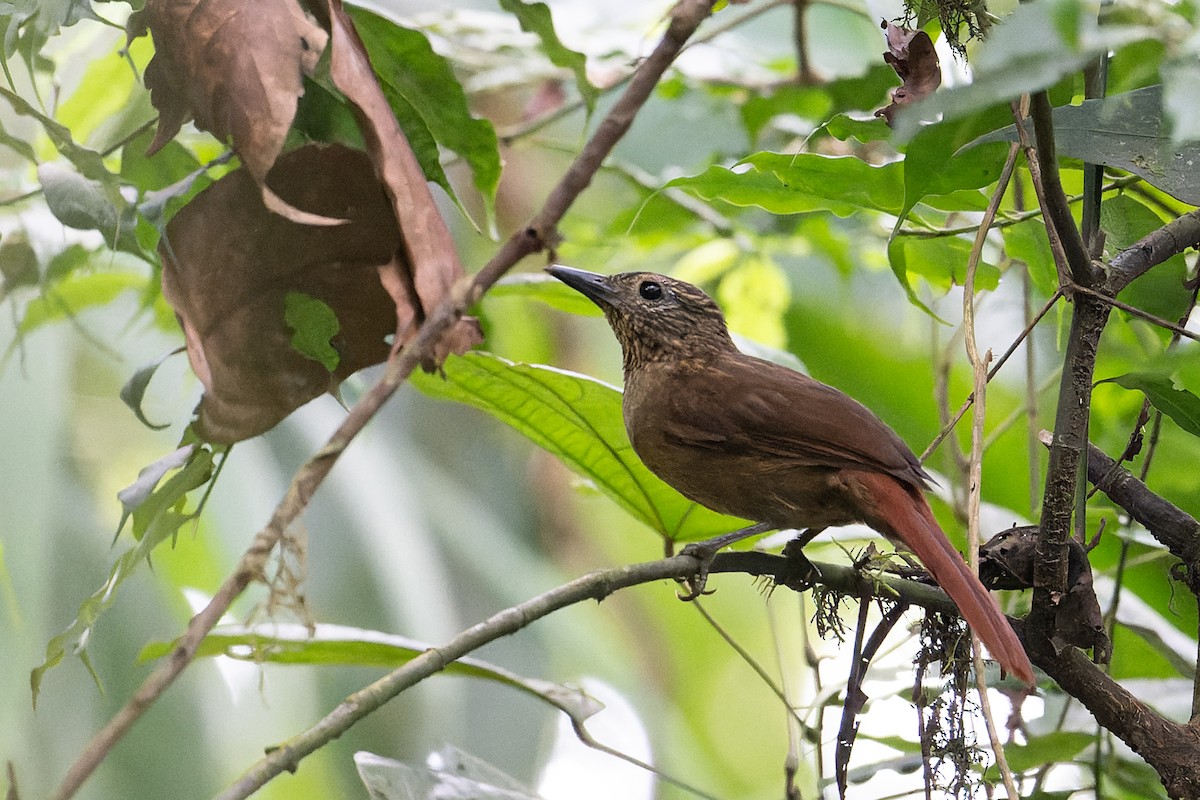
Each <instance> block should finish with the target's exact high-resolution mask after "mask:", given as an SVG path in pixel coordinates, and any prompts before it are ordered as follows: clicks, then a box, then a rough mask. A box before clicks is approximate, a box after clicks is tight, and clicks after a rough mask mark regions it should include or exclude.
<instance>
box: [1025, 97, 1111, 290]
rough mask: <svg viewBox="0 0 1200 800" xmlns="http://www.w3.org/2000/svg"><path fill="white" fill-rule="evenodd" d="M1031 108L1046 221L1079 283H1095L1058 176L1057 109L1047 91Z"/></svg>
mask: <svg viewBox="0 0 1200 800" xmlns="http://www.w3.org/2000/svg"><path fill="white" fill-rule="evenodd" d="M1029 110H1030V116H1031V118H1032V119H1033V135H1034V139H1035V141H1036V143H1037V153H1038V160H1039V162H1040V166H1041V169H1040V170H1039V171H1038V174H1037V175H1036V176H1035V182H1037V183H1040V184H1041V191H1040V192H1039V193H1038V196H1039V200H1041V202H1042V208H1043V209H1044V210H1045V214H1046V224H1047V226H1048V227H1049V226H1053V227H1054V231H1055V232H1056V233H1057V234H1058V239H1059V241H1060V242H1061V243H1062V248H1063V253H1064V254H1065V255H1066V259H1067V267H1068V268H1069V270H1070V272H1071V277H1072V279H1074V281H1075V283H1078V284H1082V285H1083V286H1093V285H1094V284H1095V283H1096V281H1097V278H1098V277H1099V274H1098V272H1097V270H1096V269H1095V268H1093V267H1092V260H1091V258H1089V257H1088V253H1087V249H1086V248H1085V247H1084V246H1083V239H1082V237H1080V235H1079V228H1078V227H1076V226H1075V218H1074V217H1073V216H1072V215H1071V206H1070V205H1069V204H1068V203H1067V195H1066V192H1064V191H1063V188H1062V182H1061V181H1060V180H1059V176H1058V164H1057V157H1056V155H1055V145H1054V117H1053V112H1054V109H1053V108H1051V107H1050V97H1049V95H1047V94H1046V92H1044V91H1041V92H1038V93H1036V94H1034V95H1032V96H1031V97H1030V109H1029Z"/></svg>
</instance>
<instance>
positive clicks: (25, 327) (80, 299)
mask: <svg viewBox="0 0 1200 800" xmlns="http://www.w3.org/2000/svg"><path fill="white" fill-rule="evenodd" d="M148 280H149V279H148V278H147V277H146V276H145V275H144V274H141V273H139V272H135V271H132V270H128V271H127V270H114V271H106V272H93V273H90V274H71V275H69V276H68V277H66V278H64V279H63V280H61V281H58V282H57V283H54V284H53V285H49V286H47V287H46V290H45V292H44V293H43V294H42V296H41V297H39V298H37V299H36V300H32V301H30V302H29V304H28V305H26V306H25V313H24V315H23V316H22V317H21V324H20V326H19V327H18V329H17V330H18V332H19V333H20V335H21V336H27V335H28V334H30V333H32V332H33V331H34V330H36V329H37V328H40V327H41V326H43V325H45V324H46V323H48V322H56V321H58V320H62V319H66V318H68V317H71V316H74V315H75V314H77V313H78V312H80V311H82V310H84V309H85V308H91V307H94V306H102V305H107V304H108V303H110V302H112V301H113V300H114V299H115V298H116V297H118V296H119V295H121V294H123V293H124V292H127V291H130V290H133V289H137V290H143V289H145V288H146V285H147V282H148Z"/></svg>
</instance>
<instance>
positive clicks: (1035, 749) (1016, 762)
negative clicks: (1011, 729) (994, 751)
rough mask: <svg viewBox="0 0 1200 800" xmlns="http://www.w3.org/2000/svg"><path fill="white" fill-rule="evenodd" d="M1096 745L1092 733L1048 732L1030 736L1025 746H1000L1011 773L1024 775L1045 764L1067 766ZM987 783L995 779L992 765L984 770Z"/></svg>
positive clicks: (994, 769)
mask: <svg viewBox="0 0 1200 800" xmlns="http://www.w3.org/2000/svg"><path fill="white" fill-rule="evenodd" d="M1095 743H1096V736H1095V734H1091V733H1079V732H1076V731H1052V732H1051V733H1046V734H1042V735H1040V736H1033V737H1030V739H1029V741H1028V742H1026V743H1025V744H1010V745H1005V747H1004V757H1005V758H1006V759H1007V760H1008V766H1009V767H1011V768H1012V771H1013V772H1017V773H1020V772H1025V771H1026V770H1031V769H1036V768H1037V767H1041V766H1044V765H1046V764H1055V763H1070V762H1071V761H1073V760H1075V759H1076V758H1077V757H1078V756H1079V754H1080V753H1082V752H1083V751H1084V749H1085V748H1087V747H1088V746H1089V745H1092V744H1095ZM988 777H989V778H990V779H991V780H999V773H998V772H996V768H995V766H994V765H993V766H992V767H991V768H990V769H989V770H988Z"/></svg>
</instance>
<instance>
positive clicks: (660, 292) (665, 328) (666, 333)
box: [546, 265, 734, 370]
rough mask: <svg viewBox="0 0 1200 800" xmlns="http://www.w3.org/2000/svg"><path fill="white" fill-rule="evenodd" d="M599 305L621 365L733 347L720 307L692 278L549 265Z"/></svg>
mask: <svg viewBox="0 0 1200 800" xmlns="http://www.w3.org/2000/svg"><path fill="white" fill-rule="evenodd" d="M546 271H547V272H549V273H550V274H551V275H553V276H554V277H556V278H558V279H559V280H560V281H562V282H563V283H565V284H567V285H568V286H570V287H571V288H572V289H574V290H576V291H577V292H579V293H580V294H582V295H584V296H585V297H587V298H588V299H589V300H591V301H592V302H593V303H595V304H596V305H598V306H600V309H601V310H602V311H604V316H605V318H606V319H607V320H608V324H609V325H610V326H611V327H612V329H613V332H614V333H615V334H616V335H617V340H618V341H619V342H620V343H621V350H622V352H623V353H624V356H625V369H627V370H628V369H631V368H635V367H638V366H642V365H644V364H648V363H651V362H654V361H677V360H686V359H697V358H703V357H705V356H707V355H711V354H715V353H719V352H722V351H724V350H728V349H730V348H732V347H733V346H734V345H733V341H732V340H731V339H730V338H729V330H728V329H727V328H726V327H725V317H724V316H723V315H722V314H721V309H720V308H718V307H717V304H716V303H715V302H713V299H712V298H711V297H709V296H708V295H707V294H705V293H704V292H702V291H701V290H700V289H697V288H696V287H695V286H693V285H691V284H690V283H684V282H683V281H677V280H675V279H674V278H668V277H667V276H666V275H657V274H655V273H653V272H622V273H620V274H618V275H597V274H596V273H594V272H585V271H583V270H579V269H572V268H570V267H563V266H558V265H555V266H552V267H547V269H546Z"/></svg>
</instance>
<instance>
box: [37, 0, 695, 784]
mask: <svg viewBox="0 0 1200 800" xmlns="http://www.w3.org/2000/svg"><path fill="white" fill-rule="evenodd" d="M711 5H712V3H711V2H710V1H709V0H680V2H679V3H678V4H677V5H676V6H675V7H674V8H673V9H672V11H671V22H670V25H669V26H668V28H667V31H666V33H664V34H663V38H662V40H661V41H660V42H659V44H658V46H657V47H656V48H655V49H654V52H653V53H652V54H651V55H650V56H649V57H648V58H647V59H646V60H645V61H643V62H642V64H641V65H640V66H639V67H638V70H637V72H636V73H635V74H634V76H633V78H632V80H630V82H629V86H628V88H627V89H626V90H625V93H624V94H622V95H621V97H620V98H619V99H618V100H617V102H616V103H615V104H614V105H613V107H612V110H611V111H610V112H609V113H608V115H607V116H606V117H605V118H604V120H603V121H602V122H601V123H600V126H599V127H598V128H597V129H596V132H595V134H593V135H592V138H591V139H590V140H589V141H588V142H587V144H586V145H585V146H584V148H583V151H582V152H581V153H580V154H579V156H578V157H577V158H576V159H575V161H574V162H572V164H571V166H570V168H569V169H568V170H567V172H566V174H564V175H563V177H562V179H561V180H560V181H559V183H558V184H557V185H556V186H555V187H554V189H553V190H552V191H551V192H550V196H549V197H548V198H547V199H546V202H545V204H544V205H543V207H542V210H541V211H540V212H539V213H538V215H537V216H536V217H535V218H534V219H533V220H532V221H531V222H530V223H529V225H528V226H526V227H525V228H524V229H523V230H521V231H518V232H517V233H515V234H513V236H512V237H510V238H509V239H508V241H506V242H505V243H504V245H503V246H502V247H501V248H500V250H499V251H498V252H497V253H496V255H495V256H493V258H492V259H491V261H489V262H488V263H487V264H486V265H485V266H484V267H483V269H481V270H480V271H479V272H478V273H477V274H476V275H475V276H474V277H473V278H464V279H463V280H462V281H460V282H459V283H458V284H457V285H456V286H455V287H454V288H453V290H452V291H451V292H450V293H449V296H448V297H447V298H446V300H444V301H443V302H442V303H441V304H440V305H439V306H438V307H437V308H436V309H434V311H433V313H432V314H431V315H430V316H429V318H428V319H427V320H426V321H425V323H424V324H423V325H422V326H421V328H420V330H419V331H418V333H417V336H416V337H415V338H414V340H413V341H412V343H411V344H410V345H408V346H407V347H405V348H404V349H403V350H401V351H400V352H399V353H396V354H393V355H392V356H391V357H390V358H389V359H388V361H387V363H386V366H385V369H384V373H383V376H382V377H381V378H380V379H379V382H378V383H376V384H375V386H373V387H372V388H371V390H370V391H369V392H367V394H365V395H364V396H363V397H362V399H361V400H360V401H359V402H358V403H356V404H355V405H354V407H353V408H352V409H351V410H350V413H349V414H348V415H347V417H346V419H345V420H344V421H343V422H342V424H341V425H340V426H339V427H338V429H337V430H336V431H335V432H334V433H333V435H332V436H331V437H330V438H329V441H328V442H327V443H326V444H325V446H324V447H322V448H321V449H320V450H319V451H318V452H317V453H316V454H315V455H313V456H312V457H311V458H310V459H309V460H308V461H307V462H305V464H304V465H303V466H302V467H301V468H300V469H299V471H298V472H297V473H296V474H295V476H294V477H293V478H292V482H291V484H290V485H289V486H288V489H287V492H286V493H285V495H284V497H283V499H282V500H280V502H279V505H278V506H276V508H275V511H274V513H273V514H272V515H271V520H270V522H268V523H267V525H266V527H264V528H263V529H262V530H260V531H259V532H258V534H256V535H255V537H254V541H253V542H252V543H251V544H250V547H249V549H248V550H247V551H246V552H245V553H244V554H243V555H242V557H241V559H240V560H239V562H238V565H237V568H236V569H235V570H234V572H233V574H232V575H230V576H229V577H228V578H227V579H226V580H225V582H224V583H223V584H222V585H221V587H220V588H219V589H218V590H217V592H216V594H215V595H214V596H213V598H212V600H211V601H209V604H208V605H207V606H206V607H205V608H204V609H203V610H201V611H200V612H199V613H198V614H196V616H194V617H192V619H191V621H190V622H189V623H188V627H187V630H186V631H185V633H184V635H183V636H182V637H181V638H180V639H179V643H178V644H177V645H176V647H175V649H174V650H172V651H171V654H170V656H168V657H167V659H166V660H165V661H164V662H163V664H162V665H161V666H159V667H158V669H156V670H155V671H154V672H153V673H151V675H150V676H149V677H148V678H147V679H146V680H145V681H144V682H143V683H142V685H141V686H139V687H138V689H137V691H136V692H134V694H133V696H132V697H131V698H130V700H129V702H127V703H126V704H125V706H124V707H123V708H121V710H120V711H118V712H117V714H116V715H115V716H114V717H113V718H112V719H111V720H109V721H108V723H107V724H105V726H104V727H103V728H101V729H100V730H99V731H97V732H96V734H95V735H94V736H93V737H92V739H91V741H89V742H88V744H87V746H86V747H85V748H84V750H83V752H82V753H80V755H79V757H78V758H77V759H76V760H75V762H74V763H73V764H72V765H71V767H70V768H69V769H68V771H67V774H66V776H65V777H64V778H63V782H62V784H61V785H60V786H59V788H58V790H57V791H56V792H55V794H54V795H53V797H54V799H55V800H67V798H70V797H73V796H74V795H75V793H76V792H77V791H78V790H79V788H80V786H82V785H83V783H84V781H85V780H87V778H88V776H90V775H91V774H92V772H94V771H95V769H96V768H97V767H98V766H99V765H100V763H101V762H102V761H103V760H104V758H105V757H106V756H107V755H108V753H109V752H110V751H111V750H112V748H113V747H114V746H115V745H116V743H117V742H118V741H120V740H121V738H123V737H124V735H125V734H126V733H127V732H128V731H129V729H130V728H131V727H133V724H134V723H135V722H137V720H138V719H139V718H140V717H141V715H142V714H143V713H145V711H146V710H147V709H148V708H150V706H151V705H153V703H154V702H155V701H156V700H157V699H158V697H159V696H161V695H162V693H163V692H165V691H166V690H167V688H168V687H169V686H170V685H171V684H172V683H174V682H175V679H176V678H177V677H179V675H180V674H181V673H182V672H183V670H184V669H185V668H186V667H187V665H188V664H189V663H191V661H192V659H193V658H194V657H195V654H196V649H197V648H198V647H199V645H200V642H201V641H202V640H203V639H204V637H205V636H207V635H208V632H209V631H211V630H212V628H213V626H214V625H216V624H217V622H218V621H219V620H220V619H221V617H222V616H223V615H224V614H225V612H226V611H228V609H229V607H230V605H231V604H232V603H233V601H234V600H235V599H236V598H237V597H238V596H239V595H241V593H242V592H243V591H245V589H246V587H247V586H249V585H250V583H251V582H252V581H254V580H257V579H258V578H259V577H260V576H261V575H262V574H263V573H264V571H265V566H266V563H267V558H268V557H269V555H270V554H271V552H272V551H273V550H274V548H275V545H276V544H277V543H278V542H279V540H280V538H282V536H283V534H284V532H285V531H286V530H287V528H288V527H289V526H290V525H291V524H292V523H293V522H294V521H295V520H296V519H297V518H298V517H299V516H300V514H301V513H302V512H303V511H304V509H305V508H306V507H307V506H308V502H309V500H310V499H311V498H312V496H313V493H314V492H315V491H316V490H317V488H318V487H319V486H320V485H321V484H322V483H323V482H324V480H325V478H326V476H327V475H328V474H329V471H330V470H331V469H332V468H333V465H334V464H335V463H337V460H338V458H339V457H340V456H341V454H342V452H344V451H345V449H346V447H347V446H348V445H349V444H350V442H351V441H353V439H354V437H355V436H357V435H358V433H359V431H361V430H362V429H363V427H364V426H366V424H367V422H369V421H370V420H371V419H372V418H373V417H374V416H375V414H376V413H377V412H378V411H379V409H380V408H381V407H382V406H383V404H384V403H385V402H386V401H387V400H388V398H390V397H391V396H392V395H393V394H394V393H395V391H396V389H397V388H399V386H400V385H401V384H402V383H403V382H404V381H405V380H406V379H407V378H408V376H409V375H410V374H411V373H412V371H413V369H414V367H416V366H417V365H418V364H419V363H420V362H421V361H422V359H425V358H428V355H429V354H430V353H434V352H436V348H437V345H438V342H439V341H440V339H441V338H442V335H443V334H444V333H445V332H446V331H447V330H449V329H450V327H451V326H452V325H454V323H456V322H457V321H458V320H459V319H460V318H461V317H462V315H463V314H464V313H465V312H466V310H467V309H468V308H470V306H472V305H473V304H474V303H475V302H477V301H478V299H479V298H480V297H481V296H482V295H483V293H484V292H486V291H487V289H488V288H490V287H491V286H492V284H494V283H495V282H496V281H497V280H499V279H500V277H501V276H502V275H504V273H505V272H507V271H508V270H510V269H511V268H512V267H513V266H514V265H516V263H517V262H518V261H520V260H521V259H522V258H524V257H525V256H527V255H530V254H532V253H535V252H537V251H539V250H542V249H544V248H551V249H553V247H554V244H555V243H556V241H557V238H558V235H557V230H556V226H557V224H558V222H559V220H561V219H562V217H563V215H565V214H566V212H567V209H568V208H570V206H571V204H572V203H573V202H574V201H575V199H576V198H577V197H578V196H579V194H580V193H581V192H582V191H583V190H584V189H585V188H587V186H588V184H589V183H590V182H591V180H592V176H593V175H594V174H595V173H596V170H598V169H599V168H600V164H601V163H602V162H603V161H604V158H605V156H607V155H608V154H609V153H610V152H611V151H612V149H613V147H614V146H615V145H616V143H617V141H618V140H620V138H621V137H622V136H623V135H624V134H625V132H626V131H628V130H629V126H630V125H631V124H632V122H633V118H634V116H635V115H636V113H637V111H638V110H639V109H640V108H641V106H642V105H643V104H645V102H646V100H647V99H648V98H649V97H650V94H651V92H652V91H653V90H654V87H655V86H656V85H657V84H658V81H659V79H660V78H661V77H662V75H663V73H664V72H666V69H667V67H669V66H670V65H671V63H672V61H674V59H675V57H676V56H677V55H678V53H679V51H680V49H681V48H682V47H683V45H684V43H685V42H686V41H687V39H688V38H689V37H690V36H691V35H692V33H694V32H695V30H696V29H697V28H698V27H699V26H700V23H701V22H703V21H704V20H705V19H706V18H707V17H708V16H709V14H710V13H711Z"/></svg>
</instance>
